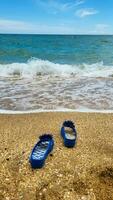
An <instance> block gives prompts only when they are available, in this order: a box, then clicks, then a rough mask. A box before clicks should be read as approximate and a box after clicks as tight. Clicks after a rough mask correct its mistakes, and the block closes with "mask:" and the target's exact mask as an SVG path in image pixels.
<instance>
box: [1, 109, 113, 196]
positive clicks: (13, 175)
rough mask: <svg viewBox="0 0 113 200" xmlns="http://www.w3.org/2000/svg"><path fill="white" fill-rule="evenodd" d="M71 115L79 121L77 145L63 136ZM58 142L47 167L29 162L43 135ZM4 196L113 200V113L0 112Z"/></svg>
mask: <svg viewBox="0 0 113 200" xmlns="http://www.w3.org/2000/svg"><path fill="white" fill-rule="evenodd" d="M66 119H71V120H73V121H74V122H75V124H76V129H77V133H78V140H77V146H76V147H75V148H73V149H68V148H66V147H64V146H63V141H62V139H61V137H60V134H59V131H60V125H61V124H62V122H63V121H64V120H66ZM43 133H52V134H53V137H54V140H55V146H54V150H53V152H52V153H51V154H50V156H49V157H48V158H47V160H46V164H45V166H44V168H42V169H38V170H32V169H31V166H30V164H29V162H28V157H29V155H30V152H31V149H32V147H33V146H34V144H35V143H36V142H37V139H38V137H39V135H41V134H43ZM0 140H1V141H0V155H1V156H0V163H1V164H0V200H113V114H99V113H98V114H97V113H96V114H95V113H63V112H62V113H60V112H58V113H37V114H23V115H6V114H1V115H0Z"/></svg>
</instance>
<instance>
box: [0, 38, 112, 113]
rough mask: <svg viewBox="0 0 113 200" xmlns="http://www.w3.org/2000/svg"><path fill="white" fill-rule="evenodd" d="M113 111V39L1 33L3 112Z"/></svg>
mask: <svg viewBox="0 0 113 200" xmlns="http://www.w3.org/2000/svg"><path fill="white" fill-rule="evenodd" d="M57 109H64V110H65V109H73V110H76V109H77V110H79V109H92V110H93V109H94V110H99V111H101V110H105V111H106V110H108V111H113V36H107V35H106V36H87V35H11V34H10V35H5V34H1V35H0V110H13V111H29V110H57Z"/></svg>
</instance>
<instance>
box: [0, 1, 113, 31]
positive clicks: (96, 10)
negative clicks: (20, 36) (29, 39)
mask: <svg viewBox="0 0 113 200" xmlns="http://www.w3.org/2000/svg"><path fill="white" fill-rule="evenodd" d="M0 33H34V34H41V33H43V34H113V0H0Z"/></svg>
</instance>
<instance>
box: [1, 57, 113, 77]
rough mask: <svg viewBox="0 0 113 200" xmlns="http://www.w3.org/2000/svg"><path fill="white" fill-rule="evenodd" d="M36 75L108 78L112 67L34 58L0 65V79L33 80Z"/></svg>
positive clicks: (112, 70)
mask: <svg viewBox="0 0 113 200" xmlns="http://www.w3.org/2000/svg"><path fill="white" fill-rule="evenodd" d="M38 75H57V76H69V75H76V76H80V77H81V76H86V77H109V76H112V75H113V66H105V65H104V64H103V62H99V63H94V64H86V63H83V64H78V65H77V64H76V65H69V64H58V63H53V62H50V61H48V60H41V59H36V58H32V59H30V60H28V62H26V63H12V64H0V76H1V77H12V76H20V77H22V78H35V77H36V76H38Z"/></svg>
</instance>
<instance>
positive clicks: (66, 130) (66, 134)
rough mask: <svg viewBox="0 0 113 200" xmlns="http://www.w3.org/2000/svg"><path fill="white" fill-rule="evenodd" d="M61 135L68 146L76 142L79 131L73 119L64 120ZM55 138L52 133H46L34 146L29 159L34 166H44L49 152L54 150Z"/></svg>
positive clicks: (72, 145)
mask: <svg viewBox="0 0 113 200" xmlns="http://www.w3.org/2000/svg"><path fill="white" fill-rule="evenodd" d="M61 136H62V138H63V141H64V145H65V146H66V147H69V148H72V147H74V146H75V144H76V139H77V132H76V129H75V125H74V123H73V122H72V121H64V123H63V125H62V127H61ZM53 146H54V139H53V136H52V135H51V134H44V135H42V136H40V137H39V141H38V142H37V144H36V145H35V146H34V148H33V150H32V152H31V155H30V158H29V161H30V163H31V166H32V168H34V169H36V168H42V167H43V166H44V164H45V160H46V158H47V156H48V154H49V153H50V152H51V151H52V150H53Z"/></svg>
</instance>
